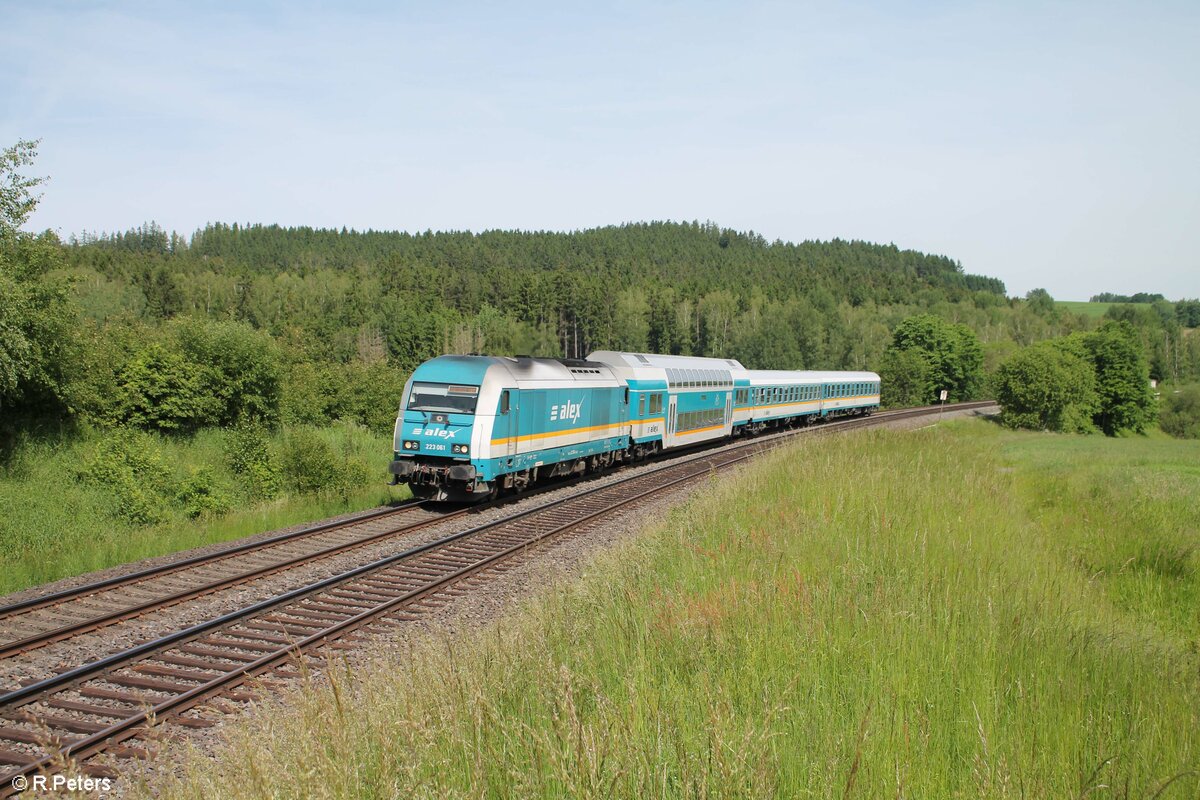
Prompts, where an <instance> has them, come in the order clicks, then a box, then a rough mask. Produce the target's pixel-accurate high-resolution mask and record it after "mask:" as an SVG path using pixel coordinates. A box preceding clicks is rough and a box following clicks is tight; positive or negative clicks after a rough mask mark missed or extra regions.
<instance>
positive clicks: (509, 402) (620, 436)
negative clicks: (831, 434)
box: [389, 351, 879, 501]
mask: <svg viewBox="0 0 1200 800" xmlns="http://www.w3.org/2000/svg"><path fill="white" fill-rule="evenodd" d="M878 407H879V376H878V375H876V374H875V373H874V372H783V371H763V370H748V369H746V368H744V367H743V366H742V365H741V363H739V362H738V361H736V360H734V359H726V358H692V357H688V356H663V355H652V354H648V353H616V352H609V351H599V352H595V353H592V354H591V355H589V356H588V357H587V358H586V359H582V360H579V359H557V358H531V357H528V356H517V357H514V358H510V357H500V356H474V355H472V356H440V357H438V358H434V359H431V360H429V361H426V362H425V363H424V364H421V365H420V366H419V367H417V369H416V370H415V371H414V372H413V375H412V377H411V378H410V379H409V381H408V383H407V384H406V385H405V389H404V399H403V402H402V403H401V405H400V410H399V413H398V414H397V417H396V428H395V445H394V449H395V453H394V456H393V460H392V462H391V465H390V467H389V470H390V472H391V474H392V476H393V483H407V484H408V485H409V487H410V488H411V489H412V492H413V494H414V495H415V496H416V497H421V498H428V499H433V500H451V501H476V500H485V499H489V498H492V497H495V496H496V495H497V494H498V493H499V492H501V491H509V490H516V491H519V490H522V489H525V488H527V487H528V486H530V485H532V484H534V483H537V482H538V481H541V480H544V479H546V478H551V477H554V476H565V475H578V474H583V473H586V472H591V471H594V470H599V469H604V468H605V467H608V466H611V465H613V464H615V463H618V462H631V461H640V460H642V459H644V458H646V457H648V456H651V455H654V454H655V453H658V452H660V451H664V450H672V449H678V448H681V447H690V446H692V445H696V444H700V443H702V442H710V441H714V440H718V439H727V438H730V437H734V436H744V435H751V434H757V433H761V432H763V431H766V430H768V429H772V428H782V427H787V426H794V425H799V424H807V423H811V422H814V421H816V420H819V419H824V418H827V417H834V416H848V415H863V414H870V413H871V412H872V411H873V410H875V409H876V408H878Z"/></svg>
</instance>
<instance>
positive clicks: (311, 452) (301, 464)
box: [281, 428, 369, 501]
mask: <svg viewBox="0 0 1200 800" xmlns="http://www.w3.org/2000/svg"><path fill="white" fill-rule="evenodd" d="M344 449H346V450H347V452H344V453H343V454H342V455H338V454H337V453H336V452H335V451H334V449H333V447H331V446H330V445H329V443H328V442H327V441H326V440H325V439H323V438H321V436H320V435H318V434H317V433H316V431H314V430H312V429H310V428H299V429H297V430H294V431H292V432H291V433H289V434H288V437H287V439H286V440H285V442H284V446H283V456H282V459H281V461H282V464H283V475H284V478H285V479H286V480H287V481H288V483H289V485H290V486H292V487H293V488H295V489H296V491H299V492H302V493H304V494H329V495H334V496H337V497H340V498H341V499H342V500H343V501H348V500H349V499H350V494H351V493H352V492H353V491H354V490H355V489H357V488H358V487H360V486H362V485H363V484H364V483H366V482H367V479H368V477H369V471H368V469H367V465H366V464H364V463H363V462H362V460H361V459H359V458H357V457H355V456H353V455H351V454H349V452H348V445H347V446H346V448H344Z"/></svg>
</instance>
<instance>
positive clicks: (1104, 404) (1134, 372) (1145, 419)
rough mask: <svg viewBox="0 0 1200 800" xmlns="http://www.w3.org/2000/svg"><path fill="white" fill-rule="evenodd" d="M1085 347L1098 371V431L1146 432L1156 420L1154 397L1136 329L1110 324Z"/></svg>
mask: <svg viewBox="0 0 1200 800" xmlns="http://www.w3.org/2000/svg"><path fill="white" fill-rule="evenodd" d="M1083 343H1084V346H1085V347H1086V349H1087V353H1088V356H1089V357H1090V359H1091V361H1092V364H1093V367H1094V368H1095V371H1096V393H1097V395H1098V399H1099V405H1098V409H1097V411H1096V415H1095V417H1094V421H1095V423H1096V425H1097V427H1099V428H1100V430H1102V431H1104V432H1105V433H1106V434H1108V435H1109V436H1114V435H1116V434H1117V433H1119V432H1121V431H1125V430H1129V431H1134V432H1136V433H1141V432H1142V431H1144V430H1145V429H1146V425H1147V424H1148V423H1149V422H1150V420H1152V419H1153V418H1154V414H1155V408H1154V396H1153V395H1152V394H1151V393H1150V369H1149V367H1148V365H1147V363H1146V357H1145V355H1144V353H1143V351H1142V345H1141V342H1140V341H1139V339H1138V334H1137V331H1136V330H1135V329H1134V327H1133V325H1131V324H1130V323H1128V322H1124V321H1122V322H1106V323H1104V325H1102V326H1101V327H1100V328H1099V329H1098V330H1096V331H1095V332H1093V333H1090V334H1088V335H1087V336H1086V337H1084V340H1083Z"/></svg>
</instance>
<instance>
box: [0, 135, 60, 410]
mask: <svg viewBox="0 0 1200 800" xmlns="http://www.w3.org/2000/svg"><path fill="white" fill-rule="evenodd" d="M36 153H37V143H36V142H29V141H23V140H22V141H19V142H17V144H15V145H14V146H12V147H9V148H7V149H5V150H4V151H2V152H0V409H4V408H5V406H8V407H16V408H18V409H23V410H25V411H28V412H33V413H42V414H44V413H46V412H47V411H61V410H66V409H69V408H70V406H71V401H70V399H69V394H70V390H69V385H68V384H69V381H70V379H71V376H72V373H73V370H72V369H71V364H72V362H73V361H74V359H75V356H76V338H75V327H76V326H75V319H76V310H75V306H74V305H73V303H72V302H71V298H70V294H69V284H68V283H67V282H66V281H65V280H64V279H62V278H56V277H52V271H53V270H55V269H56V268H58V267H60V266H61V265H62V263H63V256H62V246H61V242H59V240H58V237H57V236H55V235H54V234H53V233H50V232H47V233H44V234H41V235H33V234H29V233H26V232H24V231H22V230H21V226H22V225H24V224H25V222H26V221H27V220H28V218H29V215H30V214H31V213H33V210H34V209H35V208H36V207H37V202H38V197H37V196H35V195H34V194H33V190H34V189H35V188H37V187H38V186H39V185H41V183H42V182H43V181H44V180H45V179H44V178H29V177H26V176H24V175H22V174H21V172H20V170H21V169H22V168H23V167H27V166H29V165H31V164H32V163H33V158H34V156H35V155H36ZM0 416H7V415H0Z"/></svg>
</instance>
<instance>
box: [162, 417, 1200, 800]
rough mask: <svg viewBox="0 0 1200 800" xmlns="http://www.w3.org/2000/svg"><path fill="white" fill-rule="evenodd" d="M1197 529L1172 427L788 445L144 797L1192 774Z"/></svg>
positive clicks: (817, 793) (944, 430)
mask: <svg viewBox="0 0 1200 800" xmlns="http://www.w3.org/2000/svg"><path fill="white" fill-rule="evenodd" d="M1198 545H1200V443H1197V442H1186V441H1171V440H1165V439H1157V438H1156V439H1147V438H1125V439H1111V438H1102V437H1071V436H1058V435H1051V434H1032V433H1014V432H1008V431H1005V430H1003V429H1001V428H999V427H998V426H996V425H993V424H991V423H987V422H981V421H972V422H962V423H952V424H948V425H942V426H938V427H934V428H927V429H922V430H918V431H912V432H887V431H874V432H864V433H860V434H854V435H844V436H834V437H823V438H821V439H809V440H807V441H803V442H800V443H798V444H796V445H794V446H791V447H788V448H787V449H786V450H783V451H780V452H777V453H775V454H773V455H771V456H769V457H767V458H766V459H764V460H763V461H761V462H759V463H757V464H755V465H753V466H752V467H750V468H748V469H746V470H744V471H743V472H741V473H740V474H738V475H736V476H732V477H729V478H723V479H719V480H718V479H714V480H713V482H712V484H711V486H710V487H709V488H708V490H707V491H705V492H703V493H702V494H700V495H698V496H697V497H696V498H695V499H693V500H692V501H690V502H688V503H686V504H684V505H683V506H681V507H680V508H678V509H677V510H675V511H674V512H672V513H670V514H669V515H668V516H667V517H666V518H665V519H661V520H658V521H655V522H653V523H652V524H651V525H650V527H649V529H648V531H646V532H645V534H644V535H642V536H640V537H638V538H637V539H636V540H631V541H630V542H628V543H627V544H625V545H622V546H621V547H619V548H616V549H614V550H611V551H609V552H606V553H604V554H602V555H600V556H599V557H598V558H597V560H596V561H595V562H594V563H592V564H590V565H589V566H588V567H587V568H586V570H585V572H584V574H583V575H582V576H581V577H579V578H578V579H575V580H572V581H570V582H566V583H564V584H563V585H562V586H560V587H559V588H558V589H557V590H555V591H553V592H548V593H545V594H543V595H542V596H540V597H539V598H537V599H536V600H534V601H531V602H530V603H529V604H528V605H527V606H526V607H523V608H522V609H521V610H520V611H519V612H518V613H515V614H513V615H511V616H510V617H508V618H506V619H505V620H504V621H503V622H501V623H498V624H497V625H495V626H492V627H489V628H486V629H484V630H482V631H481V632H479V633H477V634H474V635H469V636H465V637H464V636H462V635H461V634H460V635H458V636H456V637H454V638H447V639H444V640H433V641H430V642H429V643H428V644H427V645H424V646H421V647H418V649H417V651H416V652H415V653H412V654H410V655H408V656H405V657H399V656H392V657H384V656H379V657H378V658H377V664H376V667H375V668H374V669H363V668H362V667H361V666H357V665H356V666H355V667H354V668H353V669H351V668H350V667H348V666H347V667H344V668H343V667H338V666H337V665H336V663H335V665H334V668H333V669H332V670H331V673H332V680H331V681H330V682H329V683H328V684H319V685H313V686H310V687H309V688H308V690H307V691H306V692H304V693H302V694H301V695H300V696H298V697H292V698H287V699H285V700H276V701H268V702H273V703H278V705H277V706H276V707H274V708H272V709H270V711H271V713H269V714H262V715H260V716H259V718H258V719H256V720H255V721H254V722H253V723H243V724H236V725H234V726H233V727H232V730H231V731H230V734H229V737H230V738H229V740H228V742H227V743H226V744H224V745H222V749H221V752H220V753H219V754H218V757H217V758H215V759H210V758H207V757H203V756H200V755H197V756H196V757H195V758H192V759H190V760H189V763H188V764H187V767H186V769H185V771H184V772H183V773H182V774H181V776H179V777H173V778H167V779H166V781H167V782H166V783H165V784H164V783H162V782H161V780H160V782H159V783H158V784H157V785H156V786H155V791H156V792H157V793H158V794H159V795H160V796H170V797H186V798H207V797H212V796H222V797H229V798H260V797H272V798H361V797H378V798H385V797H387V798H390V797H406V796H414V797H496V798H501V797H596V798H600V797H612V796H617V797H639V798H640V797H743V796H745V797H780V798H783V797H841V798H845V797H864V798H875V797H911V798H941V797H972V798H973V797H1072V798H1077V797H1118V798H1128V797H1139V798H1140V797H1147V798H1150V797H1162V798H1173V797H1195V796H1196V795H1197V792H1200V652H1198V650H1200V647H1198V645H1200V550H1198ZM145 791H146V792H147V793H148V792H149V790H148V789H145Z"/></svg>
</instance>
